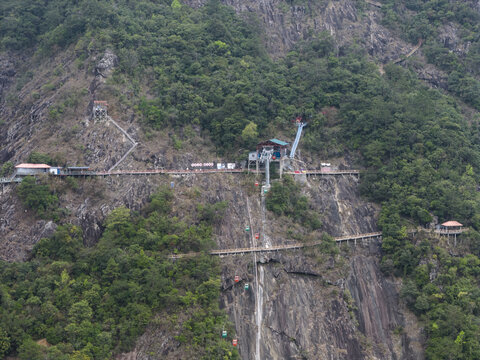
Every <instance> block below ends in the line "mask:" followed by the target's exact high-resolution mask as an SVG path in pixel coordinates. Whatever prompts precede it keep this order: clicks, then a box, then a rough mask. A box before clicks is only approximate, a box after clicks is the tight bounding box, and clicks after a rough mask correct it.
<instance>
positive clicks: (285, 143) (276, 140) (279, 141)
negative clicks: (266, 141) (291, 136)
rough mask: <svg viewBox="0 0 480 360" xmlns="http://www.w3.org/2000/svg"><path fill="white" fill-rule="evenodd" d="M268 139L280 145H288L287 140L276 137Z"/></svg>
mask: <svg viewBox="0 0 480 360" xmlns="http://www.w3.org/2000/svg"><path fill="white" fill-rule="evenodd" d="M270 141H271V142H273V143H275V144H277V145H281V146H287V145H288V143H287V142H285V141H282V140H278V139H270Z"/></svg>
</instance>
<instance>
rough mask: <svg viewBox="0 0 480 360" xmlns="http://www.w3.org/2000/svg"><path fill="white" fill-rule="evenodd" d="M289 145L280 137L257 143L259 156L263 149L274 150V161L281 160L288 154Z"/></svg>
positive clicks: (258, 156)
mask: <svg viewBox="0 0 480 360" xmlns="http://www.w3.org/2000/svg"><path fill="white" fill-rule="evenodd" d="M287 145H288V143H286V142H285V141H281V140H278V139H270V140H266V141H262V142H261V143H258V144H257V158H260V155H261V153H262V151H263V150H264V149H265V150H273V154H272V161H279V160H280V159H281V158H282V157H285V156H287Z"/></svg>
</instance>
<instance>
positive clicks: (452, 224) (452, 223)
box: [442, 220, 463, 227]
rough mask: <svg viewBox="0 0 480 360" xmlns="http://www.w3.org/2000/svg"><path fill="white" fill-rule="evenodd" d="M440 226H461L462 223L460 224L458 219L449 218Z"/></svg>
mask: <svg viewBox="0 0 480 360" xmlns="http://www.w3.org/2000/svg"><path fill="white" fill-rule="evenodd" d="M442 226H446V227H450V226H463V224H460V223H459V222H458V221H454V220H450V221H446V222H444V223H443V224H442Z"/></svg>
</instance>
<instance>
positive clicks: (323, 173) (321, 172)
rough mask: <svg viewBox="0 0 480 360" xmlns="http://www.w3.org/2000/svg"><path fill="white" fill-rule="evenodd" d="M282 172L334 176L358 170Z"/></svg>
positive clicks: (355, 173) (351, 173)
mask: <svg viewBox="0 0 480 360" xmlns="http://www.w3.org/2000/svg"><path fill="white" fill-rule="evenodd" d="M284 174H289V175H302V174H305V175H319V176H329V175H330V176H335V175H357V176H359V175H360V170H334V171H322V170H300V171H285V172H284Z"/></svg>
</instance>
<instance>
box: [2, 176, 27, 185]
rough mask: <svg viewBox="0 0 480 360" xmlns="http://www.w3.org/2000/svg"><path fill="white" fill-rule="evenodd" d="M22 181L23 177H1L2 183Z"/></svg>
mask: <svg viewBox="0 0 480 360" xmlns="http://www.w3.org/2000/svg"><path fill="white" fill-rule="evenodd" d="M19 182H22V178H19V177H15V178H4V177H3V178H0V184H9V183H19Z"/></svg>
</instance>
